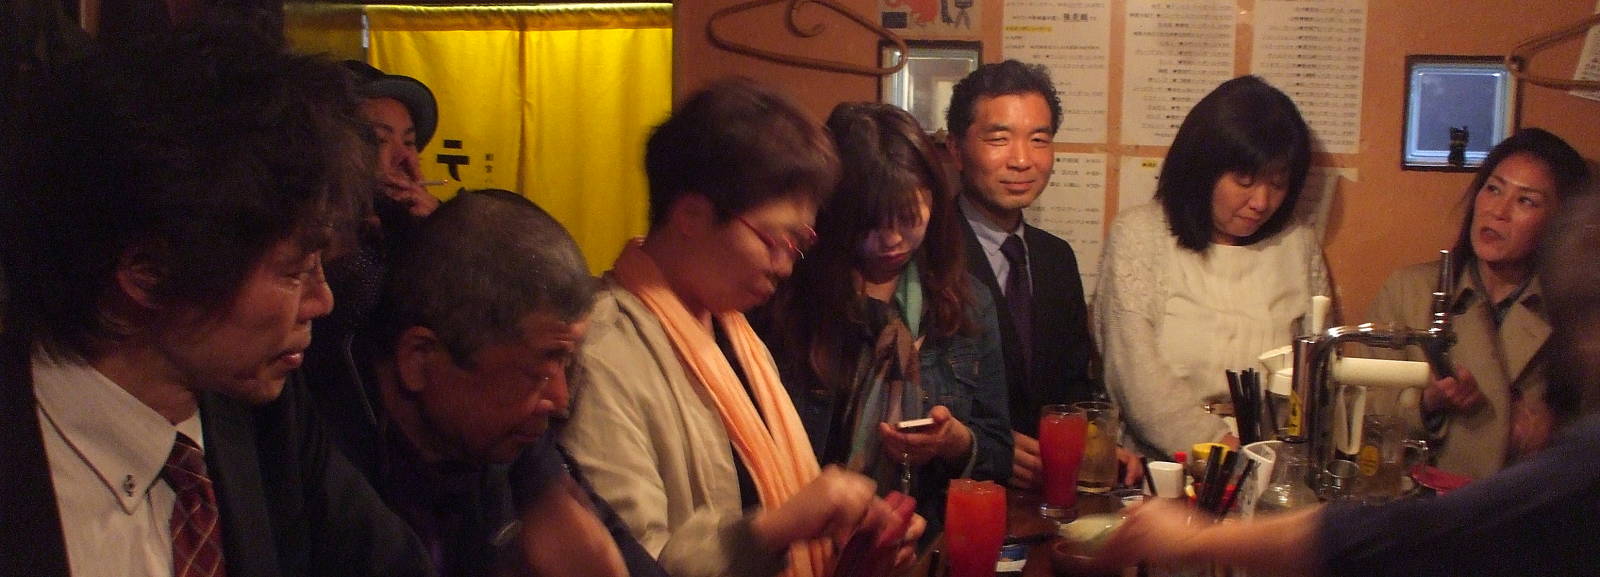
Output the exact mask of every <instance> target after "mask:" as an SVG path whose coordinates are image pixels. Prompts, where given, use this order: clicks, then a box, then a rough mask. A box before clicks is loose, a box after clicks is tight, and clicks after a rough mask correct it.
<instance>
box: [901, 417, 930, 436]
mask: <svg viewBox="0 0 1600 577" xmlns="http://www.w3.org/2000/svg"><path fill="white" fill-rule="evenodd" d="M894 428H895V430H897V431H900V432H902V433H921V432H925V431H927V430H929V429H932V428H933V417H923V418H921V419H911V420H908V421H900V422H898V423H895V425H894Z"/></svg>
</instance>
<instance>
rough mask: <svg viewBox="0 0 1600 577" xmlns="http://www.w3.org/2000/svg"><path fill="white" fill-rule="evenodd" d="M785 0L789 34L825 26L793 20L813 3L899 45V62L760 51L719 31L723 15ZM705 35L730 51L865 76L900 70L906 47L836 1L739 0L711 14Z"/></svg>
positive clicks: (807, 33) (809, 33)
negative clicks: (861, 61)
mask: <svg viewBox="0 0 1600 577" xmlns="http://www.w3.org/2000/svg"><path fill="white" fill-rule="evenodd" d="M784 1H787V2H788V3H789V11H788V15H787V16H785V18H784V24H785V25H786V26H787V27H788V28H789V32H790V33H791V34H794V35H795V36H797V37H800V38H810V37H813V36H816V35H817V34H820V33H822V31H823V29H824V28H825V26H824V25H823V24H821V23H818V24H816V25H815V26H812V27H810V28H804V29H803V28H801V27H800V25H799V24H796V23H795V14H796V13H797V12H799V11H800V7H801V6H804V5H806V4H811V3H814V4H817V5H820V6H822V7H824V8H827V9H829V10H832V11H834V12H837V13H839V14H840V15H842V16H844V17H845V18H849V19H850V20H852V21H854V22H855V23H856V24H859V25H861V27H863V28H866V29H867V30H869V31H871V32H872V33H873V34H876V35H878V37H879V38H882V39H883V40H885V41H887V42H889V43H890V44H893V45H894V46H895V48H898V49H899V51H900V53H899V54H900V58H899V61H898V62H895V63H894V65H893V66H865V65H862V64H855V63H851V62H835V61H832V60H823V59H820V58H811V57H809V56H799V55H795V54H784V53H781V52H773V51H770V50H763V49H760V48H756V47H754V46H750V45H747V44H740V43H738V42H734V41H732V40H728V39H727V38H725V37H724V36H723V35H722V34H721V33H719V32H718V27H717V23H718V21H720V20H722V19H724V18H725V17H728V16H732V15H734V14H737V13H739V12H746V11H749V10H754V9H756V8H760V7H762V6H766V5H768V4H777V3H779V2H784ZM706 36H707V37H709V38H710V40H711V43H712V44H713V45H716V47H718V48H721V49H723V50H727V51H729V52H737V53H739V54H744V55H746V56H754V57H756V58H760V59H763V60H769V61H772V62H777V63H780V64H789V65H792V66H801V67H805V68H816V69H819V70H830V71H833V72H844V73H847V74H862V75H866V76H888V75H890V74H894V73H895V72H899V71H900V69H901V68H904V67H905V65H906V54H907V48H906V41H905V40H902V39H901V38H900V36H898V35H896V34H895V33H893V32H890V31H889V30H888V29H885V28H884V27H883V26H880V25H878V23H877V22H873V21H872V20H871V19H868V18H867V17H865V16H862V15H861V14H860V13H858V12H856V11H854V10H851V9H850V8H849V7H848V6H845V5H843V4H839V3H838V2H836V1H835V0H750V1H748V2H741V3H738V4H735V5H733V6H729V7H726V8H723V9H721V10H718V11H716V12H715V13H713V14H712V15H711V19H710V20H708V21H707V22H706Z"/></svg>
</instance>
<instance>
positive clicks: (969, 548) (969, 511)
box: [944, 479, 1006, 577]
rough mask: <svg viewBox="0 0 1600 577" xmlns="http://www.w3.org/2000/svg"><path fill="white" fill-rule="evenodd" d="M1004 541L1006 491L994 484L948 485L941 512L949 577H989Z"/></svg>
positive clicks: (959, 481)
mask: <svg viewBox="0 0 1600 577" xmlns="http://www.w3.org/2000/svg"><path fill="white" fill-rule="evenodd" d="M1005 538H1006V489H1005V487H1001V486H1000V485H997V484H995V482H994V481H974V480H972V479H955V480H953V481H950V492H949V493H948V494H947V495H946V497H945V512H944V551H945V558H946V559H948V560H949V561H948V562H949V565H950V577H992V576H993V575H994V564H995V561H997V560H999V558H1000V544H1001V543H1002V542H1004V541H1005Z"/></svg>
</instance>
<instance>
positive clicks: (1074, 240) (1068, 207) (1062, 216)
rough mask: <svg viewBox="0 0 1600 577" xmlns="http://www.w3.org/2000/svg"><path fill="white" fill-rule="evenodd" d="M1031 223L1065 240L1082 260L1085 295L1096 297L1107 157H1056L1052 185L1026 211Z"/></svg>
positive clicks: (1087, 155) (1062, 155)
mask: <svg viewBox="0 0 1600 577" xmlns="http://www.w3.org/2000/svg"><path fill="white" fill-rule="evenodd" d="M1023 215H1024V216H1023V218H1025V219H1026V220H1027V221H1028V224H1032V225H1033V226H1037V227H1039V228H1042V229H1044V230H1045V231H1046V232H1049V233H1050V234H1053V235H1056V236H1058V237H1061V238H1062V239H1065V240H1066V241H1067V243H1068V244H1071V245H1072V252H1073V253H1074V254H1076V255H1077V257H1078V274H1079V275H1081V276H1082V277H1083V296H1084V298H1085V299H1091V300H1092V299H1093V298H1094V289H1095V286H1096V283H1098V282H1099V280H1100V251H1101V245H1102V244H1103V238H1104V234H1105V232H1104V231H1105V222H1106V155H1104V154H1099V153H1088V154H1078V153H1068V152H1057V153H1056V154H1055V166H1054V167H1052V168H1051V171H1050V185H1049V186H1048V187H1046V188H1045V190H1044V194H1041V195H1039V200H1036V201H1034V203H1033V206H1030V207H1028V208H1027V209H1025V210H1024V212H1023Z"/></svg>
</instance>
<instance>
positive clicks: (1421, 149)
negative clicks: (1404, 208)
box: [1403, 55, 1516, 171]
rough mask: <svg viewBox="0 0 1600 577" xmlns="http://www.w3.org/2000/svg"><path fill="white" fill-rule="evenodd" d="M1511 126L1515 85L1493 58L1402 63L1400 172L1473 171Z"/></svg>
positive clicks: (1417, 58)
mask: <svg viewBox="0 0 1600 577" xmlns="http://www.w3.org/2000/svg"><path fill="white" fill-rule="evenodd" d="M1515 124H1516V84H1515V82H1514V80H1513V79H1512V77H1511V72H1510V71H1509V70H1506V66H1505V62H1504V61H1502V60H1501V59H1500V58H1499V57H1496V56H1421V55H1412V56H1407V57H1406V122H1405V135H1404V136H1405V158H1404V162H1403V165H1404V167H1405V168H1406V169H1408V170H1457V171H1471V170H1475V169H1476V168H1477V167H1478V166H1479V165H1481V164H1483V158H1484V157H1485V156H1487V155H1488V154H1489V149H1490V148H1493V147H1494V145H1495V144H1498V143H1499V142H1500V141H1501V140H1504V139H1505V138H1506V137H1507V136H1510V135H1511V131H1512V130H1513V129H1514V128H1515Z"/></svg>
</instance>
